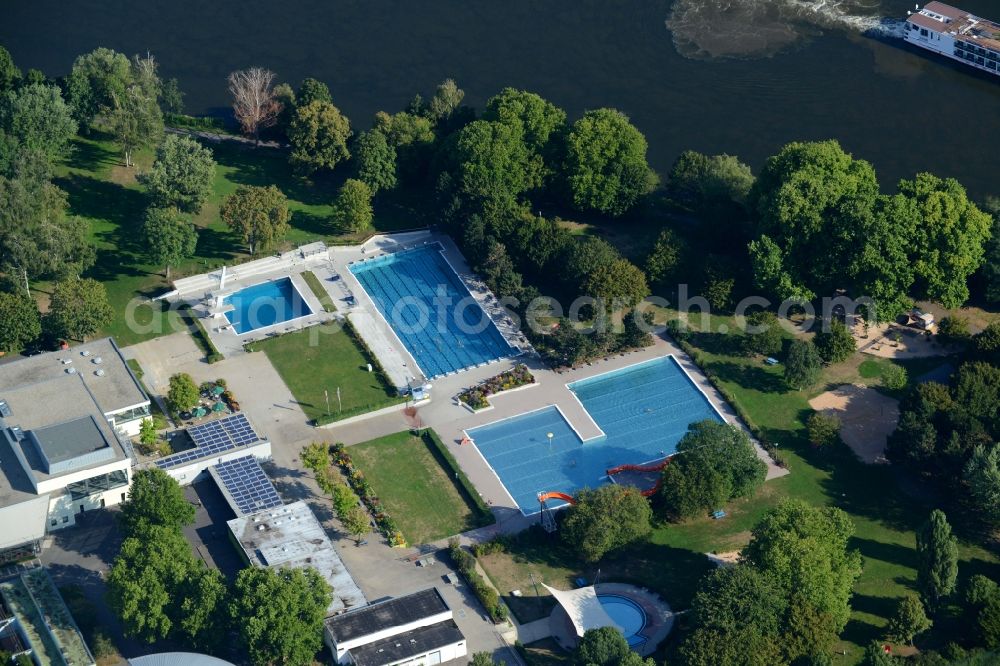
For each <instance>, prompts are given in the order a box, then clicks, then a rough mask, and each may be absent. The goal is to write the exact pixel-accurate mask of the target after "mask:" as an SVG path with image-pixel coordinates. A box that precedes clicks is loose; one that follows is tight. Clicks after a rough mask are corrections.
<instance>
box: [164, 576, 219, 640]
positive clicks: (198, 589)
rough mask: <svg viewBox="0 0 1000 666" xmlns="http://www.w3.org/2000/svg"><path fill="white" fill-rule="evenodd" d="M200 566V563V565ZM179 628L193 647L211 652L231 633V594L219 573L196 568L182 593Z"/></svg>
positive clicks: (185, 583)
mask: <svg viewBox="0 0 1000 666" xmlns="http://www.w3.org/2000/svg"><path fill="white" fill-rule="evenodd" d="M198 564H200V563H198ZM180 597H181V602H180V605H179V610H178V619H177V623H176V625H175V626H176V627H177V628H178V629H179V631H180V633H181V634H182V635H183V636H184V638H185V639H186V642H188V643H190V644H191V645H193V646H195V647H197V648H200V649H203V650H210V649H214V648H217V647H218V646H219V645H220V644H221V643H222V642H223V641H224V640H225V634H226V631H227V629H228V620H229V617H228V613H227V612H226V610H227V609H226V604H227V602H228V597H229V590H228V588H227V587H226V582H225V579H224V578H223V577H222V574H221V573H220V572H219V571H218V569H207V568H205V567H204V566H197V567H193V568H192V570H191V571H190V572H189V574H188V577H187V579H186V580H185V581H184V584H183V585H182V586H181V589H180Z"/></svg>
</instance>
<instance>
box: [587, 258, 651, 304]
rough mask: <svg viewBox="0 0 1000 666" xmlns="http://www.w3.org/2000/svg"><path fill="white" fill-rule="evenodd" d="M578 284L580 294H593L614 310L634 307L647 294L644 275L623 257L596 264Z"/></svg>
mask: <svg viewBox="0 0 1000 666" xmlns="http://www.w3.org/2000/svg"><path fill="white" fill-rule="evenodd" d="M580 286H581V288H582V293H581V295H585V296H593V297H594V298H596V299H598V300H600V301H601V302H603V303H604V304H605V307H609V308H612V309H613V310H616V311H617V310H620V309H622V308H625V309H629V308H634V307H635V306H636V305H638V304H639V301H641V300H642V299H644V298H645V297H646V296H648V295H649V286H648V285H647V284H646V275H645V274H644V273H643V272H642V270H641V269H640V268H639V267H638V266H636V265H635V264H633V263H632V262H631V261H629V260H628V259H624V258H617V259H615V260H613V261H611V262H607V263H601V264H598V265H597V266H595V267H594V269H593V270H592V271H591V272H590V273H589V274H588V275H587V277H586V278H585V279H584V281H583V284H581V285H580Z"/></svg>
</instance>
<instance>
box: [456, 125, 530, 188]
mask: <svg viewBox="0 0 1000 666" xmlns="http://www.w3.org/2000/svg"><path fill="white" fill-rule="evenodd" d="M451 160H452V163H453V164H454V165H455V168H454V172H453V175H454V178H455V182H456V183H457V185H458V188H459V190H460V192H461V193H462V194H464V195H466V196H470V197H476V198H481V199H502V198H505V197H510V198H513V197H516V196H517V195H519V194H521V193H522V192H524V191H526V190H530V189H533V188H535V187H537V186H538V185H540V184H541V159H540V158H537V157H535V158H532V156H531V155H530V154H529V152H528V148H527V146H525V144H524V137H523V134H522V131H521V128H519V127H517V126H512V125H508V124H504V123H496V122H489V121H486V120H477V121H475V122H472V123H469V124H468V125H466V126H465V127H463V128H462V130H461V131H459V132H458V134H457V136H456V138H455V141H454V143H453V145H452V150H451Z"/></svg>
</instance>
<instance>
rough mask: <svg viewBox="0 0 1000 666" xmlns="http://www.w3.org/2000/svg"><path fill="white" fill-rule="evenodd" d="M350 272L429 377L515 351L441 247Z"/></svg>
mask: <svg viewBox="0 0 1000 666" xmlns="http://www.w3.org/2000/svg"><path fill="white" fill-rule="evenodd" d="M351 273H353V274H354V276H355V277H356V278H357V279H358V282H360V283H361V286H362V287H364V289H365V291H366V292H367V293H368V295H369V296H371V298H372V300H373V301H374V302H375V306H376V307H377V308H378V311H379V312H380V313H381V314H382V316H383V317H384V318H385V320H386V321H387V322H389V325H390V326H391V327H392V330H393V331H395V333H396V335H397V336H399V339H400V340H401V341H402V342H403V345H404V346H405V347H406V350H407V351H408V352H410V355H411V356H413V358H414V360H415V361H416V362H417V365H419V366H420V370H421V371H422V372H423V373H424V375H425V376H426V377H427V378H432V377H438V376H440V375H445V374H449V373H452V372H456V371H458V370H462V369H464V368H468V367H471V366H476V365H482V364H483V363H488V362H490V361H495V360H497V359H500V358H504V357H505V356H510V355H512V354H513V353H514V352H515V350H514V349H513V348H512V347H511V346H510V345H509V344H507V341H506V340H505V339H504V337H503V335H501V333H500V331H499V330H498V329H497V327H496V325H495V324H494V323H493V321H492V320H491V319H490V318H489V316H488V315H487V314H486V313H485V312H484V311H483V309H482V307H480V305H479V303H478V302H477V301H476V300H475V299H474V298H473V297H472V295H471V294H470V293H469V290H468V289H466V288H465V285H464V284H463V283H462V280H461V279H460V278H459V277H458V275H457V274H456V273H455V271H454V270H453V269H452V268H451V265H450V264H448V261H447V260H446V259H445V258H444V255H442V254H441V246H440V245H438V244H434V245H428V246H424V247H419V248H416V249H412V250H402V251H400V252H396V253H393V254H389V255H386V256H384V257H378V258H376V259H369V260H367V261H364V262H362V263H357V264H353V265H352V266H351Z"/></svg>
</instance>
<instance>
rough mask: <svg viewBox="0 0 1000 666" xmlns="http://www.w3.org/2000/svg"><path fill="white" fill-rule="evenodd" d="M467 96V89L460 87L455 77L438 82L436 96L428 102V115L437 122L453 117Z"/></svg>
mask: <svg viewBox="0 0 1000 666" xmlns="http://www.w3.org/2000/svg"><path fill="white" fill-rule="evenodd" d="M464 98H465V91H464V90H462V89H461V88H459V87H458V84H457V83H455V81H454V79H445V80H444V81H442V82H441V83H440V84H438V87H437V89H436V90H435V91H434V96H433V97H431V101H430V102H429V103H428V104H427V115H428V116H430V118H431V120H434V121H435V122H441V121H442V120H447V119H448V118H450V117H451V114H453V113H454V112H455V111H456V110H457V109H458V107H459V106H461V105H462V100H463V99H464Z"/></svg>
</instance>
